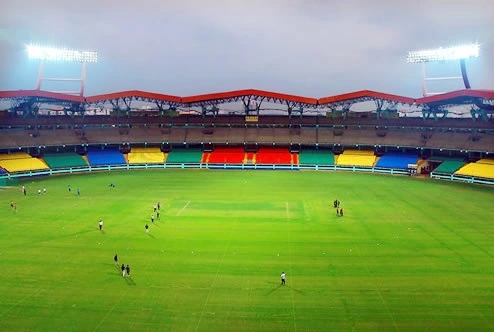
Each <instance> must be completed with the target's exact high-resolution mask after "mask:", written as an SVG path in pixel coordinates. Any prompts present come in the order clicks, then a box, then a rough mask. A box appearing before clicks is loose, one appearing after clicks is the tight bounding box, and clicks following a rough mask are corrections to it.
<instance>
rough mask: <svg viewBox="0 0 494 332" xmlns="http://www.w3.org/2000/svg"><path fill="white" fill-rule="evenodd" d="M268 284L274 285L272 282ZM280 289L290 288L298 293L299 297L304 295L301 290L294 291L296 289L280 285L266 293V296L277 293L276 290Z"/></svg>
mask: <svg viewBox="0 0 494 332" xmlns="http://www.w3.org/2000/svg"><path fill="white" fill-rule="evenodd" d="M269 284H274V283H273V282H270V283H269ZM282 287H286V288H290V289H291V290H292V291H294V292H297V293H299V294H301V295H305V293H304V292H303V291H302V290H300V289H296V288H293V287H290V286H289V285H282V284H277V286H276V287H274V288H273V289H271V290H270V291H269V292H267V293H266V295H271V294H273V293H274V292H275V291H277V290H278V289H280V288H282Z"/></svg>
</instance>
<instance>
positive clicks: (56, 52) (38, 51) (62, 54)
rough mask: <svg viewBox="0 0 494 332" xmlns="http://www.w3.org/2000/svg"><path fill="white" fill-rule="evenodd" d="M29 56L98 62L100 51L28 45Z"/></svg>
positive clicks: (51, 59)
mask: <svg viewBox="0 0 494 332" xmlns="http://www.w3.org/2000/svg"><path fill="white" fill-rule="evenodd" d="M26 52H27V56H28V57H29V58H30V59H35V60H44V61H64V62H92V63H95V62H98V53H97V52H94V51H83V50H73V49H68V48H56V47H45V46H39V45H33V44H31V45H27V46H26Z"/></svg>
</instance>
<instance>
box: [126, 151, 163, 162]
mask: <svg viewBox="0 0 494 332" xmlns="http://www.w3.org/2000/svg"><path fill="white" fill-rule="evenodd" d="M127 160H128V163H129V164H163V163H164V162H165V156H164V154H163V152H161V149H160V148H159V147H157V148H139V147H133V148H132V149H131V150H130V152H129V153H128V154H127Z"/></svg>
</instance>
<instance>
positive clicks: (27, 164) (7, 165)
mask: <svg viewBox="0 0 494 332" xmlns="http://www.w3.org/2000/svg"><path fill="white" fill-rule="evenodd" d="M0 167H1V168H3V169H5V170H6V171H7V172H9V173H13V172H26V171H35V170H48V169H49V167H48V165H47V164H46V163H45V162H44V161H43V160H41V159H39V158H34V157H31V156H30V155H29V154H27V153H24V152H16V153H11V154H0Z"/></svg>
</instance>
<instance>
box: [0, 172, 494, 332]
mask: <svg viewBox="0 0 494 332" xmlns="http://www.w3.org/2000/svg"><path fill="white" fill-rule="evenodd" d="M110 183H115V184H116V188H110V187H109V184H110ZM23 184H24V185H25V186H26V188H27V191H28V194H27V196H23V195H22V193H21V190H20V188H21V186H22V185H23ZM69 184H70V185H71V187H72V192H70V193H69V192H68V190H67V186H68V185H69ZM43 187H46V189H47V193H46V194H42V195H38V194H37V193H36V191H37V189H38V188H43ZM78 187H79V188H80V190H81V196H80V197H78V196H77V195H76V193H75V189H76V188H78ZM334 199H339V200H340V201H341V206H342V207H343V208H344V211H345V216H343V217H337V216H336V215H335V210H334V208H333V205H332V202H333V200H334ZM11 200H13V201H15V202H16V203H17V206H18V211H17V212H15V211H14V210H13V209H12V208H11V207H10V201H11ZM158 201H159V202H161V205H162V208H161V219H160V220H157V221H156V222H155V224H154V225H152V224H151V222H150V216H151V214H152V212H153V205H154V204H156V202H158ZM0 202H2V203H1V208H0V213H1V214H0V262H1V263H0V269H1V270H0V331H338V330H343V331H351V330H356V331H363V330H380V331H417V330H434V331H438V330H441V331H486V330H493V329H494V259H493V255H494V208H493V202H494V190H493V189H492V188H488V187H482V186H475V185H467V184H460V183H452V182H443V181H433V180H424V179H418V178H410V177H405V176H403V177H402V176H399V177H398V176H381V175H369V174H358V173H357V174H356V173H336V172H302V171H300V172H288V171H287V172H284V171H208V170H161V171H132V172H111V173H95V174H85V175H74V176H58V177H49V178H45V179H35V180H34V182H33V181H32V180H31V179H30V180H26V181H19V182H18V183H16V184H15V186H12V187H8V188H3V189H1V190H0ZM100 218H101V219H103V220H104V229H103V232H100V231H99V229H98V220H99V219H100ZM146 223H148V224H149V225H150V231H149V233H146V232H145V229H144V225H145V224H146ZM115 253H118V256H119V260H120V263H125V264H130V266H131V268H132V273H131V277H129V278H123V277H122V276H121V274H120V271H119V269H118V268H117V267H116V266H115V264H114V263H113V256H114V255H115ZM282 271H285V272H286V274H287V284H286V286H281V285H280V280H279V279H280V274H281V272H282Z"/></svg>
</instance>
